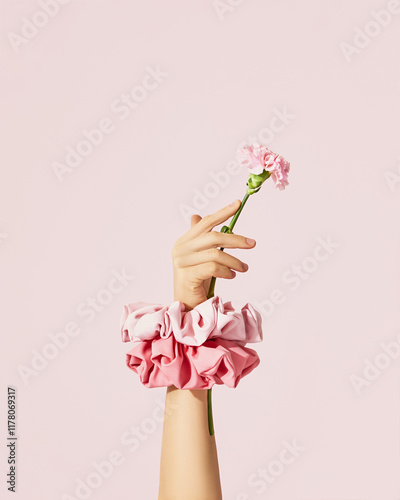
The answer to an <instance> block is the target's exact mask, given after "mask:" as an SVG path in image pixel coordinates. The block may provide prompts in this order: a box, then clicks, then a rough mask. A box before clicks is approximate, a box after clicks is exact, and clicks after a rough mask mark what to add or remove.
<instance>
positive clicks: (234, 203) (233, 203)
mask: <svg viewBox="0 0 400 500" xmlns="http://www.w3.org/2000/svg"><path fill="white" fill-rule="evenodd" d="M237 202H238V200H237V199H236V200H235V201H233V202H232V203H231V204H230V205H229V206H230V207H234V206H235V205H237Z"/></svg>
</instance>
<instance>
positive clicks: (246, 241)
mask: <svg viewBox="0 0 400 500" xmlns="http://www.w3.org/2000/svg"><path fill="white" fill-rule="evenodd" d="M255 245H256V242H255V240H253V239H251V238H246V237H245V236H241V235H239V234H229V233H219V232H218V231H210V232H209V233H206V234H202V235H201V236H198V237H197V238H195V239H193V240H190V241H188V242H186V244H185V245H183V246H182V247H181V249H179V251H180V255H183V254H189V253H192V252H200V251H201V250H207V249H208V248H218V247H223V248H254V247H255Z"/></svg>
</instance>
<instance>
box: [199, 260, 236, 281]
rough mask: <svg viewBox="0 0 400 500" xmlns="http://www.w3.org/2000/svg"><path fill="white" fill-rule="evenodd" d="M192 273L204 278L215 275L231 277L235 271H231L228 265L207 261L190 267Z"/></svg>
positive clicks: (217, 276) (234, 274)
mask: <svg viewBox="0 0 400 500" xmlns="http://www.w3.org/2000/svg"><path fill="white" fill-rule="evenodd" d="M192 273H193V275H194V276H196V278H198V279H201V280H203V281H204V280H206V279H208V278H212V277H213V276H215V277H216V278H225V279H228V280H229V279H232V278H234V277H235V276H236V273H235V271H231V270H230V269H229V267H226V266H223V265H221V264H217V263H216V262H207V263H205V264H199V265H198V266H194V267H193V268H192Z"/></svg>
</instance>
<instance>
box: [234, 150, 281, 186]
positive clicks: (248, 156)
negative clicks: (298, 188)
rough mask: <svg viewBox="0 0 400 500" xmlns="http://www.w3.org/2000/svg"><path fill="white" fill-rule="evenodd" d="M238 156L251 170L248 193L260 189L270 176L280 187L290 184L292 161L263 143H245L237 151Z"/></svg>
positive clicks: (242, 163)
mask: <svg viewBox="0 0 400 500" xmlns="http://www.w3.org/2000/svg"><path fill="white" fill-rule="evenodd" d="M236 158H237V160H238V162H239V163H240V164H241V165H242V166H243V167H246V168H247V169H248V170H249V172H250V177H249V181H248V189H247V192H248V194H253V193H256V192H257V191H259V189H260V187H261V185H262V184H263V182H264V181H266V180H267V179H268V178H269V177H272V180H273V181H274V184H275V186H276V187H277V188H278V189H281V190H282V189H285V187H286V186H287V185H288V184H289V182H288V173H289V170H290V163H289V162H288V161H287V160H285V158H283V156H280V155H278V154H276V153H274V152H273V151H271V150H270V149H269V148H267V146H265V145H263V144H258V143H255V144H250V145H245V146H244V147H242V148H240V149H239V150H238V151H237V153H236Z"/></svg>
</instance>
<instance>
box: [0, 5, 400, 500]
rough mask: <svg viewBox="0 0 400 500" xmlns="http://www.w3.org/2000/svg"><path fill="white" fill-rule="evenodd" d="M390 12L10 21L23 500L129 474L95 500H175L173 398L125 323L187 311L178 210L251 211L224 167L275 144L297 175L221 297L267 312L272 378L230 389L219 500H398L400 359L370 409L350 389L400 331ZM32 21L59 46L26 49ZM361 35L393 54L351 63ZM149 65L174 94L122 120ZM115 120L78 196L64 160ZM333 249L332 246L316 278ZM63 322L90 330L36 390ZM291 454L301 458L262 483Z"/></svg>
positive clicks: (133, 9) (3, 202)
mask: <svg viewBox="0 0 400 500" xmlns="http://www.w3.org/2000/svg"><path fill="white" fill-rule="evenodd" d="M222 4H224V5H225V10H224V11H223V13H222V14H221V9H222V8H223V7H222ZM388 4H389V2H385V1H380V2H378V1H376V0H375V1H370V0H367V1H366V0H363V1H361V0H352V1H348V0H347V1H345V0H335V1H333V0H330V1H325V2H320V1H316V0H314V1H311V0H308V1H306V2H296V1H294V0H291V1H285V2H272V1H262V0H243V1H242V2H240V1H237V0H236V1H233V0H230V2H228V1H225V2H220V3H219V9H220V15H218V12H217V9H216V2H213V0H205V1H202V2H188V1H184V0H175V1H173V2H163V1H160V0H159V1H155V0H147V1H146V2H139V1H123V0H113V1H111V0H99V1H95V0H72V1H70V2H69V3H66V4H65V5H62V6H61V5H60V6H59V7H60V8H59V10H58V11H57V12H55V11H54V12H53V14H52V15H53V17H50V18H48V19H47V23H46V17H44V16H43V15H41V14H38V12H40V11H43V7H42V6H41V4H40V2H37V1H22V0H21V1H15V0H13V1H11V0H2V1H1V3H0V29H1V50H0V59H1V72H2V75H3V77H2V79H1V83H0V87H1V109H2V111H1V142H2V146H1V156H2V161H1V164H2V180H1V184H0V207H1V217H0V235H1V239H0V266H1V286H0V293H1V297H0V298H1V331H2V335H3V344H5V345H6V348H3V349H1V352H2V359H1V368H2V373H3V374H4V376H3V377H2V391H1V393H2V402H1V408H2V410H1V426H2V430H3V433H2V435H3V446H4V448H3V450H5V448H6V387H7V385H13V386H15V387H16V388H17V390H18V450H17V451H18V488H17V491H18V495H17V498H21V499H24V500H25V499H26V500H28V499H32V498H41V499H43V500H51V499H60V500H61V499H64V500H65V499H67V498H69V499H71V498H79V497H78V496H77V495H76V487H77V485H78V482H79V481H85V482H87V480H88V477H89V482H90V480H92V481H93V483H92V484H95V483H96V477H97V479H98V478H99V477H100V476H95V475H93V474H94V472H95V471H96V469H95V466H94V465H93V463H96V464H99V463H101V462H104V461H105V460H107V461H109V460H110V454H112V457H114V458H115V457H118V456H119V457H120V462H119V465H114V468H113V470H112V471H111V472H109V474H108V473H107V472H105V474H106V475H107V474H108V475H109V477H106V478H103V479H101V481H100V482H101V484H100V482H99V483H98V486H97V487H93V488H92V489H91V495H90V498H93V499H96V500H106V499H107V500H108V499H111V498H118V499H119V500H125V499H126V500H128V499H143V500H147V499H149V500H150V499H154V498H156V496H157V489H158V467H159V456H160V447H161V434H162V423H161V422H160V418H159V415H160V409H159V408H160V405H161V404H162V403H160V402H162V401H163V399H164V395H165V390H164V389H151V390H150V389H145V388H144V387H142V386H141V385H140V383H139V380H138V377H137V376H135V375H134V374H133V373H132V372H131V371H130V370H129V369H128V368H127V367H126V366H125V352H126V351H127V350H128V349H129V345H127V344H123V343H122V341H121V337H120V332H119V318H120V314H121V311H122V306H123V304H124V303H126V302H135V301H148V302H158V303H170V302H171V301H172V299H173V294H172V268H171V257H170V251H171V248H172V246H173V244H174V241H175V240H176V239H177V238H178V237H179V236H180V235H181V234H183V232H185V231H186V230H187V229H188V227H189V225H188V219H187V218H185V217H184V216H183V212H185V210H188V207H190V206H192V207H193V204H194V203H197V207H200V208H198V209H197V208H196V207H194V211H197V212H198V213H200V214H201V215H203V216H204V215H205V214H207V213H210V212H213V211H215V210H217V209H218V208H220V207H222V206H224V205H226V204H228V203H230V202H231V201H233V200H234V199H236V198H240V197H242V196H243V194H244V191H245V182H246V173H245V172H243V173H240V172H239V173H238V172H237V171H236V172H235V174H234V175H233V174H231V173H229V170H228V169H229V168H231V169H232V163H231V162H232V160H233V159H234V157H235V152H236V149H237V147H238V145H239V144H240V143H241V142H243V141H246V142H247V141H248V140H250V139H249V138H251V137H253V138H255V137H257V135H258V134H259V133H260V134H261V136H262V137H267V136H268V134H269V137H268V139H269V141H268V144H269V145H270V147H271V148H272V149H273V150H275V151H277V152H279V153H281V154H282V155H283V156H285V157H286V158H287V159H288V160H290V162H291V165H292V170H291V175H290V186H289V187H288V188H287V190H286V191H283V192H278V191H276V190H274V188H273V186H272V183H267V184H266V185H265V186H264V187H263V188H262V190H261V191H260V193H258V194H257V195H256V196H254V197H253V198H251V199H250V201H249V203H248V205H247V206H246V209H245V211H244V212H243V215H242V216H241V218H240V220H239V222H238V224H237V226H236V232H237V233H240V234H245V235H246V236H250V237H253V238H255V239H256V240H257V246H256V248H255V249H254V250H253V251H249V252H246V253H244V252H242V253H241V252H240V251H236V252H232V253H234V254H235V255H237V256H240V257H241V258H243V260H245V261H246V262H247V263H248V264H249V267H250V269H249V271H248V272H247V273H246V274H245V275H241V274H238V276H237V278H236V279H235V280H234V281H230V282H224V281H223V280H219V281H217V287H216V291H217V293H218V294H220V295H221V296H222V297H223V299H224V300H233V299H235V300H236V299H237V300H241V301H243V302H247V301H249V302H251V303H253V304H254V305H255V306H256V305H257V304H261V305H262V307H263V308H264V313H263V314H264V318H263V321H264V336H265V340H264V342H263V343H262V344H259V345H257V346H256V349H257V352H258V353H259V355H260V357H261V365H260V366H259V367H258V368H257V369H256V370H255V371H254V372H253V373H252V374H251V375H249V376H248V377H246V378H245V379H244V380H243V381H241V383H240V385H239V386H238V388H237V389H235V390H232V389H228V388H226V387H217V388H215V390H214V392H213V402H214V418H215V427H216V438H217V445H218V450H219V459H220V469H221V477H222V483H223V490H224V498H225V499H227V500H239V499H240V498H242V500H250V499H252V500H253V499H267V498H268V499H269V500H398V498H399V495H400V487H399V483H398V471H399V465H400V460H399V359H398V358H397V359H393V360H390V362H389V363H388V366H387V367H386V368H384V369H381V370H379V373H378V375H376V377H375V380H371V381H370V382H369V384H368V385H365V386H363V387H362V389H361V390H360V391H357V390H356V389H355V387H354V384H353V383H352V382H351V380H352V379H353V380H354V376H358V377H364V375H363V371H364V369H365V366H366V365H365V363H366V362H365V359H369V360H371V361H373V360H374V359H375V358H376V357H377V356H378V357H379V355H380V354H381V353H382V352H384V351H383V350H382V349H383V348H382V346H381V343H382V342H386V343H388V342H391V341H392V342H393V341H396V337H397V335H398V334H399V332H400V330H399V325H400V315H399V279H398V277H399V250H400V241H399V229H398V227H399V206H400V203H399V195H400V183H397V182H396V181H397V180H398V179H397V177H396V176H398V175H399V165H400V159H399V158H400V147H399V129H400V98H399V88H400V68H399V60H400V58H399V50H398V47H399V42H400V31H399V26H400V14H392V15H391V18H390V20H389V21H387V22H386V24H387V25H386V26H384V27H380V25H377V24H376V23H377V21H374V17H373V14H372V13H371V11H372V10H375V11H379V10H382V9H387V8H388ZM42 5H43V2H42ZM54 9H55V8H54ZM382 19H384V20H385V19H386V20H387V19H389V18H388V16H386V17H385V15H383V17H382ZM26 20H27V21H26ZM32 20H35V21H36V22H38V23H40V22H42V24H43V27H41V28H40V29H38V30H37V33H35V30H34V29H33V30H32V29H31V31H30V33H31V38H29V39H26V43H21V44H19V45H18V48H15V42H14V45H13V43H12V41H11V40H13V39H14V40H15V39H18V38H13V37H14V35H15V36H17V37H18V36H21V33H22V31H21V30H22V29H23V26H25V25H27V24H26V23H27V22H28V24H29V22H31V21H32ZM371 22H375V25H374V24H369V25H368V24H367V23H371ZM366 26H367V28H366ZM377 26H378V28H379V29H378V28H377ZM357 28H359V29H361V30H365V29H368V30H370V32H371V33H374V36H371V37H370V38H369V41H368V40H367V41H365V40H366V39H365V38H364V45H365V47H363V48H359V49H357V51H356V52H354V53H353V54H352V56H351V57H350V60H347V59H349V58H347V59H346V57H345V54H344V52H343V45H342V44H343V43H347V44H353V45H354V43H355V42H354V38H355V36H356V34H357V33H359V31H357ZM26 29H28V28H25V30H26ZM374 29H375V31H374ZM28 32H29V29H28ZM32 33H33V35H32ZM13 34H14V35H13ZM359 38H361V39H362V37H361V35H359ZM357 43H359V45H360V44H361V45H362V40H361V42H360V40H358V42H357ZM149 67H150V68H151V69H152V70H154V71H155V70H156V69H157V67H158V68H159V71H161V72H162V73H165V74H166V75H164V76H163V77H162V78H160V79H161V80H162V81H160V82H158V85H157V87H156V88H154V89H152V90H148V91H147V95H146V96H144V98H143V100H142V101H141V102H140V103H138V105H137V107H136V108H135V109H132V110H131V112H130V113H129V114H128V115H127V116H126V118H125V119H121V117H122V111H120V112H119V113H117V112H116V111H115V106H118V104H116V101H118V100H119V99H121V95H122V94H126V93H129V92H130V91H131V89H132V88H134V87H136V86H138V85H139V86H141V85H142V84H143V81H144V80H143V78H145V75H146V74H147V73H148V71H149V70H148V68H149ZM145 81H148V80H145ZM152 82H153V83H154V80H152ZM137 92H138V94H137V95H142V96H143V94H140V90H138V91H137ZM113 106H114V108H113ZM113 109H114V110H113ZM279 113H284V114H286V117H287V118H285V121H286V123H285V121H283V122H282V121H280V122H279V125H278V126H277V123H278V122H277V121H276V120H275V119H274V117H275V116H278V115H279ZM102 120H108V122H107V123H108V125H109V127H110V128H112V129H113V130H112V132H110V133H109V134H105V135H104V140H103V141H102V142H101V144H99V145H98V146H96V147H93V151H92V152H91V154H89V155H88V156H87V157H86V158H84V159H83V161H82V162H81V163H80V165H78V166H77V167H76V168H74V169H73V170H72V171H71V172H69V173H65V174H64V175H63V176H62V181H61V182H60V181H59V180H58V179H57V176H56V175H55V172H54V169H53V166H54V163H55V162H60V163H65V158H66V153H67V148H68V147H70V148H76V147H77V144H78V143H79V142H80V141H82V140H83V139H84V135H83V130H85V129H86V130H91V129H93V128H95V127H98V125H99V123H100V121H102ZM104 123H106V122H104ZM282 125H283V126H282ZM271 126H272V127H275V129H276V131H275V132H272V131H271ZM267 129H269V130H270V132H268V130H267ZM278 129H279V130H278ZM260 131H261V132H260ZM228 165H230V167H228ZM231 171H232V170H231ZM221 172H222V173H221ZM224 172H225V175H224ZM227 172H228V173H227ZM216 176H217V177H218V179H219V181H220V184H221V186H218V185H217V184H216V181H215V180H213V177H214V179H215V178H216ZM225 184H226V185H225ZM216 186H217V187H216ZM199 193H201V194H202V195H203V197H201V196H200V195H199ZM199 196H200V200H199ZM199 202H202V204H200V205H199V204H198V203H199ZM321 238H322V239H323V240H326V238H330V239H331V240H332V241H333V242H334V243H335V244H336V245H337V246H336V248H334V249H333V250H332V253H331V254H329V255H328V257H327V258H326V260H323V261H321V262H317V265H316V267H315V266H314V264H315V262H314V261H313V260H312V258H311V259H310V257H312V256H313V254H314V251H315V249H316V247H317V246H318V245H319V242H318V241H320V240H319V239H321ZM304 259H306V261H304ZM303 262H305V264H304V265H305V266H306V267H307V266H311V267H309V268H313V266H314V267H315V269H314V270H313V272H309V273H308V274H307V278H302V279H300V283H299V284H298V286H297V288H296V289H292V288H294V282H292V286H291V285H290V283H288V282H287V280H286V281H285V278H284V276H286V278H288V276H292V275H291V273H292V272H293V271H292V266H293V265H298V264H299V265H303V264H302V263H303ZM123 270H125V272H126V273H127V274H128V275H129V279H126V281H125V282H123V280H122V283H125V284H122V285H121V286H120V287H119V288H118V289H119V290H120V291H119V292H118V293H116V292H111V293H110V292H107V291H104V290H107V288H108V287H109V286H110V280H111V279H112V277H113V273H114V275H115V273H121V272H122V271H123ZM288 273H289V274H288ZM112 283H113V284H114V285H115V281H113V282H112ZM112 288H113V290H116V288H115V286H112ZM274 290H280V291H281V292H280V297H281V302H282V303H280V304H277V305H276V306H275V308H274V310H273V311H272V313H271V314H268V307H270V305H271V304H270V303H269V302H268V300H269V298H270V296H271V293H272V294H273V295H274V292H273V291H274ZM276 294H278V295H279V293H278V292H275V295H276ZM96 296H99V297H100V300H102V301H103V302H106V304H105V305H104V306H102V308H100V307H99V306H96V307H97V310H96V309H93V307H92V306H90V307H89V306H88V303H87V300H88V298H89V300H90V297H96ZM97 303H98V302H97ZM88 309H90V310H91V312H88ZM100 309H101V310H100ZM269 310H271V309H269ZM85 311H86V312H85ZM68 323H75V324H76V325H77V328H79V330H78V332H79V334H78V335H76V336H75V337H71V338H69V341H68V345H66V346H65V347H64V348H60V349H59V350H58V352H55V354H54V352H53V354H54V358H53V359H52V360H50V361H48V363H47V364H46V366H44V367H43V369H42V370H38V371H37V372H36V375H32V376H30V377H29V378H28V380H27V381H26V383H25V382H24V380H23V378H22V377H21V374H20V370H21V365H24V366H25V367H30V366H31V364H32V360H33V358H34V352H35V351H36V352H39V353H41V352H42V351H43V349H45V348H46V344H48V343H51V340H50V337H49V334H51V333H52V334H56V333H59V332H61V331H63V330H64V329H65V326H66V324H68ZM75 333H77V332H75ZM62 337H63V336H62V335H60V336H59V338H60V339H61V338H62ZM64 337H65V336H64ZM64 337H63V338H64ZM64 340H65V338H64ZM65 342H67V341H65ZM396 342H397V341H396ZM48 349H50V351H51V347H50V348H48ZM50 351H49V352H50ZM381 359H385V358H382V356H381ZM18 367H19V368H18ZM161 412H162V411H161ZM132 428H133V429H132ZM135 428H136V430H135ZM137 428H138V429H139V431H137ZM132 432H134V433H136V438H135V437H134V436H133V434H132ZM135 439H136V441H135ZM293 440H296V442H297V443H298V444H299V446H301V447H302V448H303V451H302V452H301V453H300V455H299V456H298V457H297V458H296V460H295V461H294V462H293V463H292V464H290V465H285V466H284V468H283V469H282V471H281V473H279V474H277V476H276V478H275V480H274V481H273V482H272V483H268V484H267V483H265V485H264V486H266V489H265V491H264V489H263V488H262V487H261V485H259V488H256V487H254V486H252V485H251V484H250V483H249V482H248V481H249V478H253V479H254V477H255V476H257V475H258V473H259V470H260V469H263V468H266V469H268V466H271V463H274V462H273V461H274V460H275V459H276V458H277V457H279V453H280V451H281V450H282V446H283V444H282V443H283V442H284V441H289V442H292V441H293ZM3 453H4V454H3V459H4V462H3V470H4V466H5V460H6V452H5V451H4V452H3ZM103 465H104V464H103ZM104 467H105V468H104V470H106V468H107V467H106V466H105V465H104ZM78 480H79V481H78ZM5 481H6V480H5V476H4V474H3V479H2V484H1V491H2V493H1V496H2V498H3V494H7V493H8V492H7V491H6V484H5ZM250 481H252V480H251V479H250ZM261 484H262V483H261ZM261 490H262V491H261ZM241 493H242V496H241V495H240V494H241ZM9 495H10V497H11V493H9ZM66 495H69V496H66ZM81 498H83V497H82V495H81Z"/></svg>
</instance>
